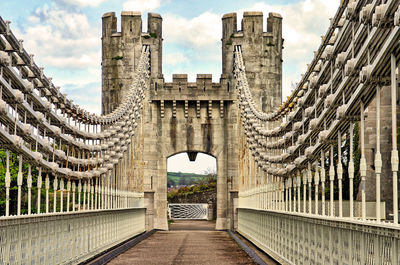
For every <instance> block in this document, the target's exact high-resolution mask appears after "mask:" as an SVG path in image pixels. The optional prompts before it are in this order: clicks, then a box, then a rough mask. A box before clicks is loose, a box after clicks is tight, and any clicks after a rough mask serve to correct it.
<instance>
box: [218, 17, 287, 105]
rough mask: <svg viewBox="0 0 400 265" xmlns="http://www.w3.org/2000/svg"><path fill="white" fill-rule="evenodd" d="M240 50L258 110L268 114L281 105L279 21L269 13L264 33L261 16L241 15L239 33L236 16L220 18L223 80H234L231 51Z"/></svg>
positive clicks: (280, 27)
mask: <svg viewBox="0 0 400 265" xmlns="http://www.w3.org/2000/svg"><path fill="white" fill-rule="evenodd" d="M235 45H240V46H241V47H242V54H243V60H244V63H245V66H246V74H247V80H248V82H249V86H250V88H251V91H252V95H253V98H254V100H255V102H256V104H257V105H258V107H259V110H262V111H264V112H271V111H272V110H273V109H274V108H276V107H279V106H280V105H281V103H282V45H283V39H282V17H281V16H280V15H279V14H276V13H269V16H268V19H267V32H264V31H263V13H262V12H244V14H243V20H242V26H241V30H240V31H239V30H238V29H237V16H236V13H229V14H225V15H224V16H223V17H222V76H223V78H227V79H228V80H230V81H231V80H233V74H232V71H233V69H232V66H233V56H232V54H233V49H234V46H235Z"/></svg>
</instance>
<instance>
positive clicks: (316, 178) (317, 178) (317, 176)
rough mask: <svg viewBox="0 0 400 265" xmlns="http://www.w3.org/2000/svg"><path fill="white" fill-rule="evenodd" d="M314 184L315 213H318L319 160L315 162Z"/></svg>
mask: <svg viewBox="0 0 400 265" xmlns="http://www.w3.org/2000/svg"><path fill="white" fill-rule="evenodd" d="M314 185H315V191H314V196H315V214H318V213H319V212H318V192H319V188H318V186H319V170H318V161H317V162H316V163H315V174H314Z"/></svg>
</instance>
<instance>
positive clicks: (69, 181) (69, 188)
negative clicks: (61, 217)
mask: <svg viewBox="0 0 400 265" xmlns="http://www.w3.org/2000/svg"><path fill="white" fill-rule="evenodd" d="M70 192H71V179H68V181H67V213H68V212H69V202H70V195H71V194H70Z"/></svg>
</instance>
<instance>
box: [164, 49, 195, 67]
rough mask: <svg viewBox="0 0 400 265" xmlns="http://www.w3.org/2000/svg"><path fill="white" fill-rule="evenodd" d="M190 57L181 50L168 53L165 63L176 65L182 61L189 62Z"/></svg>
mask: <svg viewBox="0 0 400 265" xmlns="http://www.w3.org/2000/svg"><path fill="white" fill-rule="evenodd" d="M188 61H189V59H188V58H187V57H186V56H185V55H183V54H182V53H180V52H175V53H168V54H166V55H165V56H164V62H165V64H169V65H172V66H175V65H177V64H180V63H187V62H188Z"/></svg>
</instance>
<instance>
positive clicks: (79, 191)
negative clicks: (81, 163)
mask: <svg viewBox="0 0 400 265" xmlns="http://www.w3.org/2000/svg"><path fill="white" fill-rule="evenodd" d="M81 192H82V182H81V179H80V178H79V180H78V211H80V210H81Z"/></svg>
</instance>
